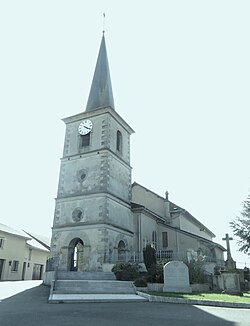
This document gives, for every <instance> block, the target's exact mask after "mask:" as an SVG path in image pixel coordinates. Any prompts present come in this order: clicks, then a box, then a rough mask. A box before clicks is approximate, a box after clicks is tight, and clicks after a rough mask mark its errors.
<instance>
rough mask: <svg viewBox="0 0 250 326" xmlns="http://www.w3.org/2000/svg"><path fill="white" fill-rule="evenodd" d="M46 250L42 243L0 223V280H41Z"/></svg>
mask: <svg viewBox="0 0 250 326" xmlns="http://www.w3.org/2000/svg"><path fill="white" fill-rule="evenodd" d="M38 240H39V239H38ZM48 248H49V246H48V245H47V244H46V243H44V242H43V241H40V243H39V242H38V241H37V240H36V239H35V238H33V237H31V236H30V235H28V234H27V233H25V232H22V231H17V230H14V229H12V228H10V227H8V226H7V225H4V224H1V223H0V280H1V281H18V280H19V281H20V280H41V279H42V276H43V273H44V271H45V265H46V260H47V258H48V256H49V249H48Z"/></svg>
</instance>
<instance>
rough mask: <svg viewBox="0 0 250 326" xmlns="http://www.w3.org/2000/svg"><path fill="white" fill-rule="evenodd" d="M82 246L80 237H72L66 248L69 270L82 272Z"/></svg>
mask: <svg viewBox="0 0 250 326" xmlns="http://www.w3.org/2000/svg"><path fill="white" fill-rule="evenodd" d="M83 247H84V244H83V242H82V240H81V239H79V238H75V239H73V240H72V241H71V242H70V244H69V248H68V254H69V270H70V271H75V272H82V270H83Z"/></svg>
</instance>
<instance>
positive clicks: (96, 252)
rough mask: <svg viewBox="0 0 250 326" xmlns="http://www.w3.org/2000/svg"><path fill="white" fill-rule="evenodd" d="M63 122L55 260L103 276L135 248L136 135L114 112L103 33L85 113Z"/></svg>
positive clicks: (65, 266) (62, 267) (53, 247)
mask: <svg viewBox="0 0 250 326" xmlns="http://www.w3.org/2000/svg"><path fill="white" fill-rule="evenodd" d="M63 121H64V122H65V124H66V132H65V142H64V151H63V157H62V159H61V167H60V176H59V184H58V193H57V198H56V205H55V216H54V223H53V228H52V240H51V260H52V261H53V260H54V262H56V265H57V266H58V269H59V270H62V271H93V272H96V271H104V270H105V266H107V265H106V264H109V263H110V262H111V261H114V260H117V259H118V255H122V254H125V253H126V251H130V250H131V249H132V248H133V246H134V243H133V241H134V240H133V221H132V213H131V204H130V202H131V166H130V135H131V134H132V133H133V130H132V129H131V127H130V126H129V125H128V124H127V123H126V122H125V121H124V120H123V119H122V118H121V117H120V115H119V114H118V113H117V112H116V111H115V106H114V100H113V93H112V86H111V79H110V73H109V65H108V58H107V52H106V44H105V38H104V34H103V36H102V40H101V45H100V50H99V55H98V59H97V63H96V67H95V72H94V77H93V81H92V86H91V90H90V94H89V98H88V102H87V107H86V110H85V111H84V112H82V113H79V114H76V115H74V116H71V117H68V118H65V119H63Z"/></svg>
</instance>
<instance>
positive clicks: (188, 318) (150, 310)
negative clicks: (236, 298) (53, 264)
mask: <svg viewBox="0 0 250 326" xmlns="http://www.w3.org/2000/svg"><path fill="white" fill-rule="evenodd" d="M3 283H4V282H3ZM0 294H1V282H0ZM48 296H49V288H48V287H46V286H45V285H43V284H41V285H38V286H35V287H33V288H29V289H27V290H25V291H23V292H20V293H18V294H15V295H12V296H11V297H8V298H7V297H6V299H3V300H2V301H1V302H0V325H1V326H19V325H20V326H24V325H25V326H33V325H34V326H40V325H41V326H42V325H43V326H45V325H46V326H50V325H51V326H64V325H67V326H73V325H74V326H76V325H77V326H80V325H84V326H88V325H90V326H97V325H98V326H124V325H133V326H134V325H135V326H137V325H143V326H149V325H150V326H153V325H164V326H165V325H169V326H170V325H171V326H183V325H185V326H189V325H190V326H191V325H192V326H196V325H199V326H200V325H202V326H212V325H216V326H220V325H222V326H236V325H240V326H249V325H250V310H249V309H236V308H219V307H205V306H192V305H186V304H173V303H158V302H127V303H125V302H112V303H63V304H49V303H48Z"/></svg>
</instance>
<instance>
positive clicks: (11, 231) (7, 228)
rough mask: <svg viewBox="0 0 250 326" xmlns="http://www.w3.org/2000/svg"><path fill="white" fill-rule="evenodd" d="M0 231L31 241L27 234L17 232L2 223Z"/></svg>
mask: <svg viewBox="0 0 250 326" xmlns="http://www.w3.org/2000/svg"><path fill="white" fill-rule="evenodd" d="M0 231H2V232H5V233H8V234H12V235H17V236H19V237H22V238H25V239H31V237H30V236H28V235H27V234H26V233H25V232H23V231H17V230H15V229H13V228H11V227H9V226H7V225H5V224H2V223H0Z"/></svg>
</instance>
